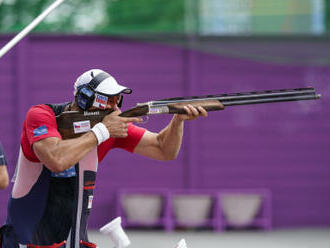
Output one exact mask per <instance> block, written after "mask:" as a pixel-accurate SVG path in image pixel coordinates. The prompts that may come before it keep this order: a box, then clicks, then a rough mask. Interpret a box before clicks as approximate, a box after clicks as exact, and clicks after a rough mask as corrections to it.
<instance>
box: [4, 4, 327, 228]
mask: <svg viewBox="0 0 330 248" xmlns="http://www.w3.org/2000/svg"><path fill="white" fill-rule="evenodd" d="M52 2H53V1H49V0H42V1H41V0H33V1H32V0H31V1H21V0H4V1H3V2H2V4H1V5H0V47H2V46H3V45H5V44H6V43H7V42H8V41H9V40H10V38H12V37H13V35H14V34H16V33H17V32H19V31H21V30H22V29H23V28H24V27H25V26H26V25H27V24H29V23H30V22H31V21H32V20H33V19H34V18H35V17H36V16H37V15H38V14H39V13H41V11H42V10H43V9H45V8H46V7H47V6H49V5H50V4H51V3H52ZM329 32H330V0H276V1H265V0H230V1H228V0H167V1H164V0H111V1H110V0H97V1H91V0H67V1H65V2H64V3H63V4H62V5H61V6H60V7H59V8H58V9H57V10H55V11H54V12H53V13H52V14H51V15H50V16H48V17H47V18H46V19H45V20H44V21H43V22H42V23H41V24H40V25H39V26H38V27H37V28H36V29H35V30H34V31H33V33H31V34H30V35H28V37H26V38H25V39H23V40H22V41H21V42H20V43H19V44H18V45H17V46H16V47H14V48H13V49H12V50H11V51H10V52H8V54H6V55H5V56H4V57H3V58H1V59H0V104H1V106H2V111H1V113H0V120H1V121H0V139H1V141H2V143H3V145H4V149H5V152H6V154H7V156H8V162H9V166H8V169H9V171H10V175H11V176H12V175H13V173H14V168H15V164H16V160H17V154H18V150H19V139H20V137H19V136H20V131H21V129H22V121H23V120H24V115H25V112H26V110H27V109H28V108H29V107H30V106H31V105H34V104H39V103H56V102H63V101H69V100H71V98H72V91H73V86H72V85H73V82H74V80H75V79H76V77H77V76H78V75H79V74H80V73H81V72H83V71H85V70H87V69H90V68H101V69H104V70H107V71H109V72H110V73H112V74H113V75H114V76H115V77H116V78H117V79H118V81H119V82H122V83H123V84H124V85H128V86H130V87H131V88H133V94H132V95H130V96H126V97H125V99H124V107H123V109H125V108H129V107H132V106H134V105H135V104H136V103H137V102H145V101H149V100H155V99H161V98H168V97H176V96H189V95H205V94H219V93H230V92H244V91H253V90H265V89H280V88H298V87H306V86H313V87H315V88H316V89H317V91H318V92H319V93H321V94H322V99H321V100H319V101H313V102H309V101H306V102H294V103H278V104H273V105H267V104H265V105H259V106H244V107H232V108H228V109H226V110H224V111H223V112H215V113H211V114H210V116H209V118H207V119H205V120H200V121H198V122H193V123H186V131H185V137H184V143H183V147H182V150H181V152H180V154H179V157H178V159H176V160H175V161H171V162H166V163H165V162H157V161H152V160H148V159H145V158H142V157H137V156H136V155H131V154H127V153H126V152H122V151H112V152H111V153H110V154H109V155H108V157H107V158H106V159H105V160H104V162H103V163H102V164H100V166H99V172H100V173H99V175H98V182H97V187H96V192H95V200H94V203H93V210H92V213H91V217H90V228H91V229H95V228H99V227H100V226H102V225H104V224H105V223H106V222H108V221H110V219H111V218H113V217H115V216H116V215H117V214H118V213H123V212H120V211H124V213H123V214H124V215H125V211H129V210H128V209H125V206H126V205H127V204H128V203H127V198H125V197H127V196H128V195H129V194H128V193H129V192H131V193H132V194H133V193H134V194H137V195H138V196H141V195H142V196H143V197H145V196H154V195H156V196H161V198H160V207H161V208H163V209H162V210H160V211H158V212H157V211H156V212H150V211H149V213H155V214H156V218H157V214H158V215H159V216H158V218H159V219H158V220H150V221H151V222H149V223H141V219H140V220H139V221H140V222H135V223H134V221H133V224H132V225H133V226H136V227H148V228H153V227H159V228H163V227H164V226H166V224H164V223H165V222H166V223H167V225H172V228H176V227H178V228H183V227H187V226H188V227H189V218H192V217H189V216H188V217H187V216H184V217H182V216H181V217H182V218H188V220H187V219H186V221H187V223H188V225H186V224H187V223H181V224H182V225H180V223H179V224H178V223H176V224H178V226H175V225H176V224H175V219H176V218H178V216H179V215H180V213H182V212H180V211H181V210H178V205H177V204H178V203H176V204H174V202H175V197H174V196H175V195H180V194H181V195H185V196H187V195H189V196H194V195H195V196H196V197H197V198H195V199H190V200H196V199H197V200H198V199H200V198H198V197H200V196H207V197H209V198H207V199H209V200H210V199H211V200H210V201H211V202H209V203H207V202H206V205H205V204H204V205H203V203H202V202H197V203H196V202H194V203H193V204H191V205H192V210H191V211H192V215H194V213H195V215H196V211H197V210H196V209H194V208H193V207H194V206H204V208H208V209H209V212H208V213H206V214H204V215H203V214H201V215H200V218H201V219H202V218H203V217H204V218H205V222H200V223H198V221H197V224H196V222H195V223H190V227H193V228H201V227H202V228H210V229H213V228H214V229H217V230H220V229H221V230H222V229H223V228H224V229H226V228H227V226H225V225H224V224H223V223H224V222H225V221H226V220H224V219H223V218H222V217H228V216H223V215H225V214H224V212H223V208H224V205H221V204H223V202H224V201H222V200H219V199H220V195H221V193H223V192H235V193H237V192H241V194H243V195H244V194H245V193H246V192H252V193H253V192H254V193H253V194H255V193H256V192H267V193H265V194H259V196H261V197H262V199H263V202H262V203H260V205H259V208H260V209H258V211H259V212H258V213H255V215H254V216H253V217H255V218H256V220H255V222H253V221H252V222H249V223H247V225H246V226H243V227H245V228H252V227H253V228H255V227H258V228H260V227H262V228H265V229H270V228H273V229H283V228H293V227H294V228H306V227H309V228H310V227H322V228H327V229H328V228H329V227H330V212H329V209H330V197H329V195H330V180H329V178H330V156H329V147H330V125H329V123H330V110H329V107H328V106H329V104H330V96H329V92H330V84H329V78H330V42H329ZM169 118H170V117H169V116H156V117H151V118H150V120H149V122H148V123H147V124H145V125H144V126H145V127H147V128H148V129H151V130H154V131H159V130H160V129H161V128H162V127H163V126H164V125H165V124H166V123H167V121H168V120H169ZM10 190H11V188H9V189H7V190H6V191H3V192H0V204H1V205H0V221H1V222H3V221H4V219H5V212H6V211H5V210H6V204H7V199H8V195H9V192H10ZM265 195H266V196H267V197H266V198H264V197H265ZM122 197H124V198H122ZM143 197H142V204H144V205H143V207H142V210H141V211H143V209H144V211H145V209H148V208H149V207H148V206H146V205H145V204H146V202H147V199H146V198H143ZM162 197H163V198H162ZM122 199H126V200H122ZM265 199H269V201H267V202H266V201H265ZM150 201H151V202H152V201H154V200H153V199H151V200H150ZM158 203H159V202H158ZM165 203H166V204H165ZM125 204H126V205H125ZM132 204H136V203H135V202H134V201H133V203H132ZM171 204H172V205H171ZM265 204H266V205H265ZM267 204H268V205H267ZM156 205H157V199H156ZM184 206H185V207H184V212H189V209H187V208H189V206H188V207H186V205H184ZM234 206H235V207H236V208H237V206H238V203H237V202H236V203H235V204H234ZM126 207H127V206H126ZM123 208H124V209H123ZM134 208H136V209H138V206H137V205H134ZM200 209H203V207H201V208H200ZM219 209H221V211H219ZM230 209H232V208H230ZM149 210H150V208H149ZM166 211H167V212H166ZM178 211H179V212H178ZM200 211H202V210H200ZM203 211H204V210H203ZM237 211H238V214H239V212H240V210H237ZM165 212H166V213H165ZM126 215H127V212H126ZM142 216H143V217H144V218H145V217H146V216H145V215H142ZM123 217H124V218H125V216H123ZM126 217H127V216H126ZM163 217H164V218H165V220H164V221H165V222H164V223H163V222H162V218H163ZM195 217H196V216H195ZM259 217H260V221H259V222H258V220H257V218H259ZM132 218H134V216H133V217H132ZM194 220H195V221H196V219H194ZM208 220H210V221H211V222H207V221H208ZM152 221H154V222H152ZM168 221H170V222H171V221H172V222H171V224H168ZM200 221H201V220H200ZM142 222H143V221H142ZM199 224H200V225H199ZM232 224H233V223H232ZM127 225H128V222H127ZM173 225H174V226H173ZM229 226H230V225H229ZM233 226H234V227H235V225H233ZM236 227H237V226H236Z"/></svg>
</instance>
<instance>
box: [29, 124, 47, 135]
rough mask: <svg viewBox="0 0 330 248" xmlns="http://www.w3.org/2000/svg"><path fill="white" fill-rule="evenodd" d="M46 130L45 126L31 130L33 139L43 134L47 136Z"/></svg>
mask: <svg viewBox="0 0 330 248" xmlns="http://www.w3.org/2000/svg"><path fill="white" fill-rule="evenodd" d="M47 133H48V130H47V127H46V125H42V126H41V127H38V128H36V129H34V130H33V137H38V136H41V135H44V134H47Z"/></svg>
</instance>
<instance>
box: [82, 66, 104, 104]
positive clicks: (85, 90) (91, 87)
mask: <svg viewBox="0 0 330 248" xmlns="http://www.w3.org/2000/svg"><path fill="white" fill-rule="evenodd" d="M92 76H93V75H92ZM108 77H109V74H108V73H105V72H101V73H99V74H98V75H97V76H96V77H93V79H92V80H91V81H90V82H89V83H88V84H84V85H81V86H80V87H78V91H77V93H76V102H77V105H78V106H79V107H80V108H81V109H82V110H87V109H89V108H90V107H91V106H92V105H93V102H94V99H95V89H96V88H97V86H98V85H99V84H100V83H101V82H102V81H103V80H104V79H106V78H108Z"/></svg>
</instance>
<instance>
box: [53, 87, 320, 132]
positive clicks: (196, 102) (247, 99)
mask: <svg viewBox="0 0 330 248" xmlns="http://www.w3.org/2000/svg"><path fill="white" fill-rule="evenodd" d="M320 98H321V95H320V94H317V93H316V92H315V89H314V88H312V87H308V88H296V89H280V90H264V91H252V92H241V93H229V94H219V95H206V96H192V97H176V98H166V99H161V100H156V101H150V102H145V103H138V104H137V105H136V106H135V107H133V108H131V109H128V110H126V111H124V112H122V113H121V114H120V115H119V116H122V117H138V116H145V115H152V114H185V113H186V112H185V110H184V108H183V106H185V105H187V104H191V105H193V106H195V107H197V106H202V107H203V108H204V109H205V110H206V111H208V112H209V111H217V110H222V109H223V106H224V107H227V106H236V105H248V104H261V103H273V102H288V101H302V100H316V99H320ZM221 103H222V105H221ZM111 112H112V110H97V111H65V112H63V113H61V114H60V115H58V116H56V122H57V128H58V130H59V132H60V134H61V135H62V138H63V139H70V138H75V137H78V136H80V135H82V134H83V133H84V132H87V131H88V130H89V129H90V128H92V127H93V126H94V125H95V124H96V123H98V122H100V121H102V120H103V118H104V116H106V115H108V114H110V113H111ZM77 127H79V128H77Z"/></svg>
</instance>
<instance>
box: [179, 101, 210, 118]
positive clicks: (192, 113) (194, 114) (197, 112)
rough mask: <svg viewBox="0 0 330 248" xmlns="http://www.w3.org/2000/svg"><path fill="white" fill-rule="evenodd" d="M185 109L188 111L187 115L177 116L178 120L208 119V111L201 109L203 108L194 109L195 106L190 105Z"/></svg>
mask: <svg viewBox="0 0 330 248" xmlns="http://www.w3.org/2000/svg"><path fill="white" fill-rule="evenodd" d="M183 108H184V109H185V110H186V113H187V114H185V115H182V114H180V115H177V118H178V119H179V120H182V121H186V120H195V119H196V118H198V117H199V116H203V117H207V112H206V110H205V109H204V108H203V107H201V106H198V107H194V106H192V105H190V104H188V105H186V106H184V107H183Z"/></svg>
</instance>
